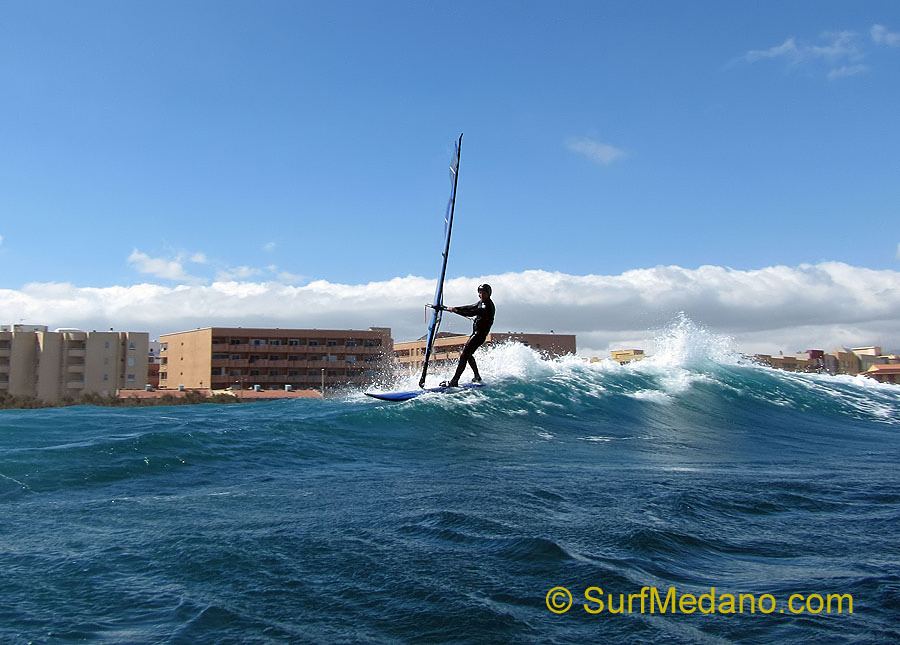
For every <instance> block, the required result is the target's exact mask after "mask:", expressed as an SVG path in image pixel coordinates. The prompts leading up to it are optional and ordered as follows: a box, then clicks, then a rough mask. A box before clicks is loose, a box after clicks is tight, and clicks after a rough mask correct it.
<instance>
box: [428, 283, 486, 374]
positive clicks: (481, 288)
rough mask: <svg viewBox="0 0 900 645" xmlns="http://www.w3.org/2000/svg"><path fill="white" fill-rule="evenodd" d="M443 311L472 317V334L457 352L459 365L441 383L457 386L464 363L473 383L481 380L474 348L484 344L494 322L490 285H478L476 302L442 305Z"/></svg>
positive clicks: (463, 369) (464, 367)
mask: <svg viewBox="0 0 900 645" xmlns="http://www.w3.org/2000/svg"><path fill="white" fill-rule="evenodd" d="M443 309H444V310H445V311H449V312H451V313H454V314H458V315H460V316H466V317H467V318H471V317H474V319H473V321H472V335H471V336H469V340H468V341H467V342H466V345H465V347H463V349H462V351H461V352H460V354H459V365H457V366H456V373H455V374H454V375H453V378H451V379H450V380H449V381H444V382H443V383H441V386H443V387H459V377H460V376H462V373H463V371H465V369H466V365H469V366H470V367H471V368H472V372H473V374H474V376H473V377H472V382H473V383H480V382H481V374H479V373H478V365H476V364H475V350H476V349H478V348H479V347H481V346H482V345H483V344H484V341H485V340H487V335H488V333H489V332H490V331H491V325H493V324H494V312H495V308H494V301H493V300H491V285H489V284H480V285H478V302H476V303H475V304H472V305H465V306H463V307H443Z"/></svg>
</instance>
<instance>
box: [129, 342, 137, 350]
mask: <svg viewBox="0 0 900 645" xmlns="http://www.w3.org/2000/svg"><path fill="white" fill-rule="evenodd" d="M128 349H130V350H132V351H134V350H136V349H137V345H135V344H134V341H132V342H130V343H128Z"/></svg>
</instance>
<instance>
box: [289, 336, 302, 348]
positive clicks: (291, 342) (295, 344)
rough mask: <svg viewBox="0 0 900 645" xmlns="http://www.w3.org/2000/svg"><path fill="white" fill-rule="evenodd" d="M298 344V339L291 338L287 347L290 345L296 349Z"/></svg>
mask: <svg viewBox="0 0 900 645" xmlns="http://www.w3.org/2000/svg"><path fill="white" fill-rule="evenodd" d="M299 344H300V339H299V338H291V339H290V340H288V345H290V346H291V347H296V346H297V345H299Z"/></svg>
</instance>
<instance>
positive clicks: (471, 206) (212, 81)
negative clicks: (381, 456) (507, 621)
mask: <svg viewBox="0 0 900 645" xmlns="http://www.w3.org/2000/svg"><path fill="white" fill-rule="evenodd" d="M0 91H2V100H0V291H2V293H0V295H2V296H3V297H2V298H0V317H2V319H3V321H4V322H18V321H19V320H23V319H27V320H28V321H29V322H35V323H38V322H45V323H48V324H51V325H58V326H71V325H72V324H73V320H74V321H76V322H79V323H80V324H85V325H87V324H88V323H91V324H96V325H97V326H102V327H108V326H119V327H121V326H125V325H131V326H137V327H139V328H149V329H151V330H152V331H153V332H157V333H158V332H165V331H175V330H177V329H180V328H182V327H185V326H191V327H193V326H205V325H206V324H212V321H216V322H219V323H220V324H221V323H225V322H230V321H233V322H234V323H235V324H240V323H247V324H252V323H253V322H254V321H257V320H258V321H260V322H263V323H268V322H275V323H281V326H285V325H286V324H287V323H294V326H298V327H304V326H313V325H311V324H304V323H308V322H310V320H313V319H315V321H316V322H320V323H321V325H320V326H335V327H339V326H344V324H345V323H348V322H352V323H356V322H357V319H356V318H355V317H354V311H357V312H358V311H363V312H364V313H365V314H366V318H367V319H369V322H368V323H364V324H373V325H379V324H381V325H386V326H392V327H394V328H396V329H402V330H403V333H406V334H408V333H412V331H413V329H414V328H415V325H419V324H420V321H421V316H420V314H419V312H418V311H416V309H417V308H418V305H416V306H415V307H412V305H410V304H409V303H408V302H407V300H405V295H404V294H408V292H409V290H410V289H412V290H414V291H415V302H416V303H418V302H419V301H420V300H421V299H422V298H423V297H425V299H426V300H427V297H426V296H427V294H430V292H431V290H432V289H433V279H434V277H435V275H436V273H437V270H438V263H439V246H440V237H441V234H442V230H441V224H440V219H441V216H442V214H443V209H444V205H445V203H446V199H447V195H448V179H447V173H446V168H447V164H448V161H449V158H450V156H451V153H452V144H453V141H454V140H455V139H456V137H457V136H458V134H459V133H460V132H463V133H465V134H464V139H463V154H462V163H461V170H460V187H459V199H458V204H457V218H458V219H457V221H456V227H455V234H454V240H453V249H452V255H451V262H450V267H449V274H450V276H451V277H452V278H455V279H459V287H458V289H459V292H458V295H457V292H451V295H454V296H456V297H457V298H459V299H463V300H465V301H469V300H474V293H470V291H471V289H469V288H468V287H467V286H466V285H468V284H469V283H472V281H476V280H480V279H487V278H493V279H494V280H495V281H497V280H501V284H502V283H503V280H509V283H510V284H511V285H512V284H520V283H525V284H529V281H530V287H531V291H533V292H538V291H541V290H543V289H545V288H559V289H565V290H567V292H568V294H567V298H564V299H563V300H564V301H561V300H559V299H560V298H562V296H560V295H559V294H550V295H547V296H546V298H545V299H543V300H541V299H540V298H539V297H538V296H536V295H535V294H533V293H530V294H529V296H528V297H529V298H537V300H529V299H527V298H524V296H521V297H518V299H517V300H516V301H512V300H509V299H508V300H507V301H506V302H505V303H503V304H505V305H506V306H507V307H508V309H507V310H508V311H509V312H510V314H512V313H513V312H516V317H512V316H510V319H509V320H508V322H509V323H510V324H509V325H507V326H510V327H512V328H514V329H526V328H531V327H534V328H535V330H540V329H541V328H542V327H541V326H540V325H537V323H534V322H533V321H534V316H532V315H531V314H530V313H529V309H530V310H531V312H534V311H536V309H535V308H537V309H540V310H541V311H543V309H546V310H547V311H548V312H549V313H548V314H547V316H546V318H547V321H546V325H547V326H549V325H553V324H554V322H556V324H555V325H554V326H555V327H556V328H557V329H564V330H571V331H573V332H576V333H579V334H580V335H582V334H583V335H584V337H585V338H587V339H591V343H592V344H591V345H589V347H592V348H601V349H602V348H604V347H606V344H614V343H616V342H626V341H635V342H637V341H638V340H640V334H641V333H644V332H648V330H652V328H654V326H658V325H660V324H664V321H665V319H666V318H667V317H669V316H671V315H672V314H673V312H674V311H677V310H685V309H687V311H686V313H687V314H688V315H691V316H693V317H694V318H695V319H696V320H697V321H698V322H699V323H700V324H711V325H712V326H713V327H715V328H717V329H719V330H721V331H722V332H723V333H727V334H733V335H736V336H737V337H738V339H739V340H743V341H745V343H750V344H753V343H757V344H758V343H762V342H763V339H768V341H767V342H770V343H771V344H772V346H773V347H777V346H781V345H784V346H785V347H788V344H789V343H791V342H796V343H801V342H814V341H815V340H816V339H819V338H821V340H820V341H819V342H818V343H817V344H818V345H826V344H828V343H829V342H833V343H843V342H849V343H851V344H852V343H853V342H865V341H866V338H870V337H871V341H870V342H876V341H878V340H879V338H880V339H881V340H882V341H883V342H885V343H886V344H888V345H892V344H894V342H895V341H896V345H897V346H898V347H900V336H898V334H897V332H896V324H895V323H894V326H893V327H891V320H892V319H893V320H894V321H896V318H897V313H898V312H900V280H898V275H900V274H898V273H897V272H898V270H900V230H898V226H897V221H898V214H900V213H898V211H900V194H898V192H897V188H896V186H897V177H898V169H900V168H898V156H897V151H898V150H900V120H898V119H897V111H898V104H900V100H898V99H900V4H897V3H896V2H866V3H847V2H819V1H817V2H790V3H781V2H778V3H776V2H744V3H724V2H690V3H673V2H641V3H634V2H624V1H623V2H563V3H546V2H455V3H434V2H362V1H359V2H356V1H354V2H345V1H337V2H331V1H330V2H288V1H283V2H281V1H271V2H228V1H216V2H188V3H184V2H159V1H155V2H127V3H123V2H118V1H108V2H98V1H86V2H80V3H66V2H25V1H17V2H2V3H0ZM836 266H837V267H839V269H840V271H839V273H841V275H849V274H852V275H853V276H854V277H853V279H852V280H851V279H848V280H845V281H842V280H838V279H835V277H834V270H833V268H834V267H836ZM666 267H671V268H674V269H677V270H674V269H672V270H663V269H664V268H666ZM703 267H711V268H715V269H716V270H718V271H719V272H720V274H722V275H727V276H731V278H732V279H733V281H736V282H738V283H740V284H742V285H750V286H748V287H747V288H748V289H751V291H750V292H748V293H752V294H754V296H753V297H755V298H757V300H758V299H760V298H761V299H763V300H766V299H768V298H770V299H771V300H772V301H773V302H777V303H780V306H781V307H782V309H783V308H784V307H787V308H789V309H790V308H791V303H790V298H787V297H786V296H785V295H784V294H793V293H798V289H799V293H803V294H804V297H810V295H809V292H816V290H817V289H818V290H822V291H823V294H822V298H824V299H826V300H827V299H832V301H833V299H834V298H838V299H839V300H840V302H842V303H844V304H843V305H842V306H841V307H840V308H841V309H842V310H847V311H850V310H854V309H855V310H857V311H864V314H858V313H857V314H852V313H846V314H845V315H844V317H843V318H842V317H840V316H837V317H834V318H829V315H830V314H826V313H823V314H822V315H823V316H824V318H821V317H820V318H818V319H804V318H803V311H802V308H798V309H797V311H796V315H795V316H793V317H791V316H786V313H785V312H784V311H782V310H779V312H780V313H779V314H778V315H776V316H774V317H775V318H779V320H780V319H781V317H786V320H784V321H781V322H779V323H778V324H780V325H782V326H780V327H777V326H773V324H769V325H768V326H767V325H766V324H765V323H764V321H765V320H766V319H772V318H773V316H772V315H769V314H766V315H760V316H758V317H759V319H760V321H761V322H760V324H759V325H758V326H756V327H754V329H752V330H744V329H742V328H741V326H742V325H741V324H740V321H742V320H747V319H748V316H747V315H746V312H739V311H738V310H735V312H734V314H733V316H732V317H731V318H728V320H724V321H719V318H721V317H722V316H720V315H719V314H720V313H721V305H722V302H723V300H726V299H728V297H730V296H733V295H734V289H735V288H737V287H736V286H735V284H734V283H733V282H730V283H728V284H724V285H723V284H722V283H721V282H720V281H718V280H717V281H714V283H708V282H704V280H706V279H707V278H708V276H709V275H710V271H704V270H703ZM810 267H811V268H810ZM829 267H831V268H829ZM646 271H655V272H656V275H657V277H656V279H660V278H659V276H662V275H665V276H666V278H665V279H666V280H672V282H671V283H670V284H669V289H667V290H664V291H665V292H666V293H670V294H671V293H675V294H676V297H674V298H670V299H671V300H672V302H668V300H667V301H666V302H667V304H666V305H665V306H664V307H662V306H657V305H656V303H658V302H659V301H660V299H659V298H655V299H654V298H651V297H650V296H649V295H647V293H646V292H644V291H641V297H640V298H639V300H640V302H641V303H643V304H642V305H640V306H638V308H639V309H641V311H638V312H632V316H631V318H629V319H628V320H625V321H622V322H621V323H616V324H617V325H618V326H617V327H614V326H613V325H611V324H608V323H607V322H606V321H607V320H610V319H613V318H616V317H617V316H620V313H621V312H619V311H616V310H615V303H613V302H607V304H606V305H605V308H604V307H600V308H599V309H597V310H596V311H591V312H590V313H589V314H588V313H587V312H586V311H584V310H579V309H578V302H579V301H591V300H592V299H597V298H599V299H600V300H603V298H602V297H600V296H598V294H597V293H596V291H595V290H596V289H601V290H602V289H608V288H609V287H608V285H609V284H610V283H613V282H614V283H616V284H617V285H618V287H617V288H623V289H626V290H627V289H629V288H631V289H635V290H638V291H640V290H641V289H643V288H644V286H645V284H644V283H643V282H640V283H635V282H634V281H632V280H631V276H634V275H643V274H641V273H640V272H646ZM679 271H682V273H679ZM634 272H638V274H635V273H634ZM766 272H768V273H766ZM713 273H715V271H713ZM772 273H779V275H780V276H781V277H780V279H779V280H780V281H776V283H772V282H765V283H764V284H765V285H766V287H765V288H760V284H759V283H757V282H755V279H756V278H757V277H758V276H761V275H770V274H772ZM811 275H815V276H817V277H815V279H814V280H813V283H814V284H813V285H807V284H806V283H805V282H804V280H805V279H810V276H811ZM548 276H550V277H549V278H548ZM553 276H556V277H553ZM559 276H563V278H564V279H563V280H562V282H560V281H559V280H558V279H557V278H558V277H559ZM673 276H675V277H673ZM677 276H681V277H677ZM685 276H688V277H687V278H685ZM873 276H874V277H873ZM585 277H588V278H591V279H589V280H585V279H584V278H585ZM412 278H422V281H421V284H420V282H419V281H415V282H414V285H415V286H412V285H413V283H407V282H403V280H406V279H412ZM429 280H431V281H432V282H431V283H430V284H431V285H432V286H429ZM685 280H687V282H689V283H690V284H691V285H692V286H691V287H690V288H689V289H688V290H687V291H683V289H685V288H686V287H685V286H684V285H685V284H686V283H685ZM585 282H588V283H591V286H585V285H584V283H585ZM876 283H877V285H880V286H878V287H877V288H878V289H881V291H880V292H879V293H880V294H881V295H880V296H879V297H880V298H881V299H882V300H881V302H880V303H879V304H877V305H871V307H870V308H872V311H869V310H868V309H866V306H868V305H866V303H867V302H868V301H867V300H866V298H867V296H866V293H867V292H871V290H872V289H873V288H876V287H874V286H873V285H875V284H876ZM224 284H227V285H230V286H229V287H228V288H224V287H217V286H216V285H224ZM474 284H477V282H474V283H473V285H474ZM316 285H320V286H321V285H326V287H327V288H321V289H320V291H321V294H325V295H321V294H320V295H316V296H315V297H312V296H309V293H308V292H310V291H315V290H316ZM554 285H555V286H554ZM579 285H581V286H579ZM598 285H600V286H598ZM603 285H607V286H603ZM623 285H624V286H623ZM642 285H644V286H642ZM798 285H806V286H801V287H798ZM179 289H180V290H181V291H182V292H183V291H185V290H187V291H188V292H190V293H191V294H192V296H191V298H190V299H189V300H190V303H189V304H190V307H188V305H187V304H185V303H183V302H181V301H179V300H175V299H172V298H174V296H172V295H171V294H175V293H177V292H178V291H179ZM304 289H305V290H306V292H303V290H304ZM580 289H585V290H586V291H581V290H580ZM679 289H682V291H679ZM717 289H724V291H716V290H717ZM260 290H262V292H265V293H266V294H267V297H268V298H269V300H265V301H264V302H256V303H255V304H254V307H256V308H257V309H258V312H257V313H258V315H255V316H254V315H253V312H249V313H245V314H242V313H241V311H242V310H241V309H240V308H238V309H237V310H235V309H233V305H234V303H233V302H231V301H232V300H234V299H235V298H237V299H239V300H240V299H241V298H245V297H246V294H247V293H251V292H253V293H258V292H260ZM361 290H369V291H373V292H377V293H381V294H383V295H382V296H381V298H380V299H381V300H384V301H387V302H391V301H392V300H393V301H395V302H396V303H397V306H396V307H395V308H392V307H390V306H385V307H384V309H383V310H379V309H378V308H376V307H375V306H374V305H372V306H370V308H368V309H366V308H365V307H362V305H359V306H357V304H354V298H353V296H352V295H348V294H353V293H356V294H359V293H360V291H361ZM379 290H380V291H379ZM511 291H512V290H511V289H509V290H507V295H511ZM420 292H422V294H424V295H420ZM699 292H703V293H706V294H708V297H706V298H704V299H702V303H703V306H700V305H699V304H697V302H699V301H697V300H696V298H697V295H696V294H697V293H699ZM124 293H127V294H130V296H129V297H128V298H125V297H123V296H121V294H124ZM286 293H295V294H296V293H306V295H303V296H297V298H298V299H297V300H291V298H290V297H288V296H286V295H285V294H286ZM317 293H318V292H317ZM328 293H331V294H333V295H335V298H336V301H340V302H341V303H343V304H342V305H340V306H337V305H334V304H333V303H332V302H327V298H328V296H327V294H328ZM116 294H119V296H117V295H116ZM236 294H238V295H236ZM678 294H682V295H683V296H684V297H683V298H680V297H678ZM729 294H730V296H729ZM117 297H120V303H121V304H120V305H118V306H116V305H114V304H109V303H110V302H113V303H114V302H115V301H116V298H117ZM448 297H450V296H448ZM502 298H503V295H502V294H499V293H498V305H499V304H501V302H502ZM692 298H693V299H692ZM376 299H378V298H376ZM885 299H886V300H885ZM361 300H364V299H361ZM523 300H527V302H528V303H529V306H527V307H526V306H524V305H523V304H522V303H523ZM679 300H682V301H683V304H685V306H682V307H679V304H682V303H680V302H679ZM244 302H245V301H244ZM604 302H606V301H604ZM824 302H825V300H823V303H824ZM885 302H886V304H885ZM66 303H70V304H69V306H68V308H67V304H66ZM71 303H78V304H77V305H71ZM101 303H106V304H101ZM140 303H152V306H153V308H157V309H158V308H159V307H163V308H164V309H166V310H167V312H168V315H169V318H162V317H160V314H158V313H153V314H151V313H150V312H149V310H148V312H147V313H146V314H144V315H142V314H140V313H139V312H138V308H139V306H140ZM176 303H177V304H176ZM200 303H205V304H204V305H203V306H201V304H200ZM279 303H281V305H283V306H284V307H286V309H284V310H279ZM286 303H287V304H286ZM717 303H718V304H719V305H720V309H719V310H716V309H715V306H716V304H717ZM749 304H753V305H754V306H756V307H758V306H759V303H758V302H754V303H749ZM807 304H808V303H807ZM870 304H871V303H870ZM126 305H127V306H126ZM147 306H148V307H149V306H150V305H147ZM204 306H205V308H204ZM735 306H736V305H735ZM772 306H773V307H774V305H772ZM267 307H270V308H271V311H270V309H268V308H267ZM691 307H693V308H694V309H695V311H691ZM726 309H727V307H726ZM806 309H807V310H808V309H809V307H808V306H807V307H806ZM814 309H816V308H814ZM821 309H822V312H826V311H827V309H828V308H827V307H826V306H824V304H823V306H822V308H821ZM186 311H188V313H185V312H186ZM816 311H818V309H816ZM85 312H89V313H85ZM321 312H327V314H328V315H325V316H324V317H323V318H322V319H321V320H320V319H319V318H315V317H313V318H311V317H310V316H312V314H313V313H321ZM501 312H502V309H501ZM554 312H555V313H556V315H557V320H555V321H554V319H553V315H554ZM279 314H280V315H281V318H280V317H279ZM592 316H596V318H597V320H596V321H594V322H593V323H592V322H591V321H590V320H588V318H590V317H592ZM411 317H412V318H413V322H412V324H411V325H410V326H409V327H408V328H407V325H408V324H409V318H411ZM36 318H41V320H37V319H36ZM234 318H237V319H238V320H233V319H234ZM374 318H377V319H374ZM726 318H727V317H726ZM749 318H754V316H750V317H749ZM206 320H209V321H210V322H204V321H206ZM576 320H577V321H578V322H576ZM729 321H731V322H729ZM803 328H808V330H809V331H808V333H799V332H798V331H797V330H799V329H803ZM752 333H756V334H759V336H758V338H757V339H756V340H753V339H752V338H750V337H749V336H747V334H752ZM816 334H818V335H816ZM823 336H824V337H823ZM395 337H398V339H405V338H404V337H403V336H402V335H401V334H400V333H396V334H395ZM876 337H877V338H876ZM604 339H605V340H604ZM797 349H802V347H798V348H797Z"/></svg>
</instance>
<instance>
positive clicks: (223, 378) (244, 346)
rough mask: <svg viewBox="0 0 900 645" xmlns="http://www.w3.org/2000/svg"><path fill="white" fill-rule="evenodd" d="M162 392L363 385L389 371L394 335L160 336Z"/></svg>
mask: <svg viewBox="0 0 900 645" xmlns="http://www.w3.org/2000/svg"><path fill="white" fill-rule="evenodd" d="M159 341H160V354H159V355H160V367H159V387H160V388H161V389H178V388H180V387H184V388H207V389H212V390H224V389H229V388H233V389H238V388H240V389H247V388H253V387H254V386H259V387H260V388H262V389H284V388H286V386H289V387H288V388H287V389H318V388H320V387H321V386H322V384H323V383H324V384H325V386H326V387H340V386H345V385H363V384H365V383H367V382H369V381H370V380H371V379H372V378H373V377H374V376H375V375H376V373H377V372H379V371H380V370H383V369H385V368H388V367H389V366H390V356H391V351H392V349H393V341H392V339H391V330H390V329H389V328H386V327H370V328H369V329H367V330H365V331H362V330H353V329H340V330H338V329H248V328H241V327H206V328H204V329H195V330H193V331H183V332H177V333H174V334H163V335H162V336H160V339H159Z"/></svg>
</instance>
